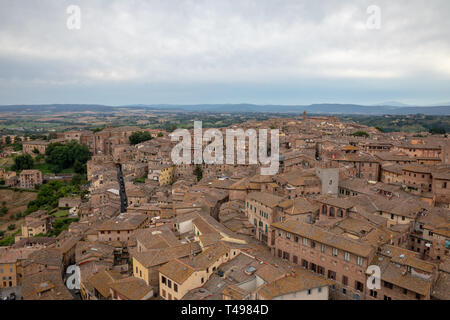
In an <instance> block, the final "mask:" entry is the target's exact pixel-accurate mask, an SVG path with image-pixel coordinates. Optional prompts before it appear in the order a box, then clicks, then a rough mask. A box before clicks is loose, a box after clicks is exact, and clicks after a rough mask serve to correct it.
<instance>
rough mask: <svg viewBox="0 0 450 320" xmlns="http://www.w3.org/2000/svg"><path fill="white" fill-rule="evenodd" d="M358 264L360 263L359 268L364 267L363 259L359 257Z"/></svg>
mask: <svg viewBox="0 0 450 320" xmlns="http://www.w3.org/2000/svg"><path fill="white" fill-rule="evenodd" d="M357 263H358V266H362V265H363V258H361V257H358V259H357Z"/></svg>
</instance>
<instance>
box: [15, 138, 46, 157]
mask: <svg viewBox="0 0 450 320" xmlns="http://www.w3.org/2000/svg"><path fill="white" fill-rule="evenodd" d="M49 144H50V142H49V141H43V140H33V141H26V142H23V143H22V151H23V153H26V154H31V155H33V154H36V152H38V153H39V154H45V151H47V147H48V145H49Z"/></svg>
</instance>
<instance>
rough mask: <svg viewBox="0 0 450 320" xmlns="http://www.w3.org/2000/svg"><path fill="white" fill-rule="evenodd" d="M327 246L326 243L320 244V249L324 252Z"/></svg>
mask: <svg viewBox="0 0 450 320" xmlns="http://www.w3.org/2000/svg"><path fill="white" fill-rule="evenodd" d="M326 248H327V246H326V245H324V244H322V245H321V246H320V251H321V252H322V253H325V250H326Z"/></svg>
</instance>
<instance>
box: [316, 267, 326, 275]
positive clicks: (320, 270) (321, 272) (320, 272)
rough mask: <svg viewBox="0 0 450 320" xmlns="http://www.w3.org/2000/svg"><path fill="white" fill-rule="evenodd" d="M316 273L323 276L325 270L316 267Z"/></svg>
mask: <svg viewBox="0 0 450 320" xmlns="http://www.w3.org/2000/svg"><path fill="white" fill-rule="evenodd" d="M317 273H318V274H321V275H323V276H324V275H325V268H324V267H322V266H317Z"/></svg>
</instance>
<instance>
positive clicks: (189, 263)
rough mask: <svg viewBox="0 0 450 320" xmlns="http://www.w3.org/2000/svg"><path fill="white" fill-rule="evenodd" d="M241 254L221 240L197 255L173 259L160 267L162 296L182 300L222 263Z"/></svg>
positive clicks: (166, 298) (206, 279)
mask: <svg viewBox="0 0 450 320" xmlns="http://www.w3.org/2000/svg"><path fill="white" fill-rule="evenodd" d="M239 254H240V250H239V249H237V248H232V247H230V246H228V245H226V244H224V243H223V242H219V243H218V244H217V245H215V246H211V247H209V248H208V249H206V250H204V251H203V252H202V253H200V254H199V255H197V256H195V257H191V258H187V259H174V260H171V261H170V262H168V263H166V264H165V265H163V266H162V267H160V268H159V294H160V296H161V297H162V298H163V299H165V300H181V299H182V298H183V297H184V296H185V295H186V294H187V293H188V292H189V291H190V290H192V289H194V288H198V287H201V286H203V285H204V284H205V283H206V282H207V281H208V279H209V278H210V277H211V275H212V274H214V273H215V272H216V271H217V270H218V268H219V267H220V266H221V265H222V264H224V263H226V262H228V261H229V260H232V259H234V258H236V256H238V255H239Z"/></svg>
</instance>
